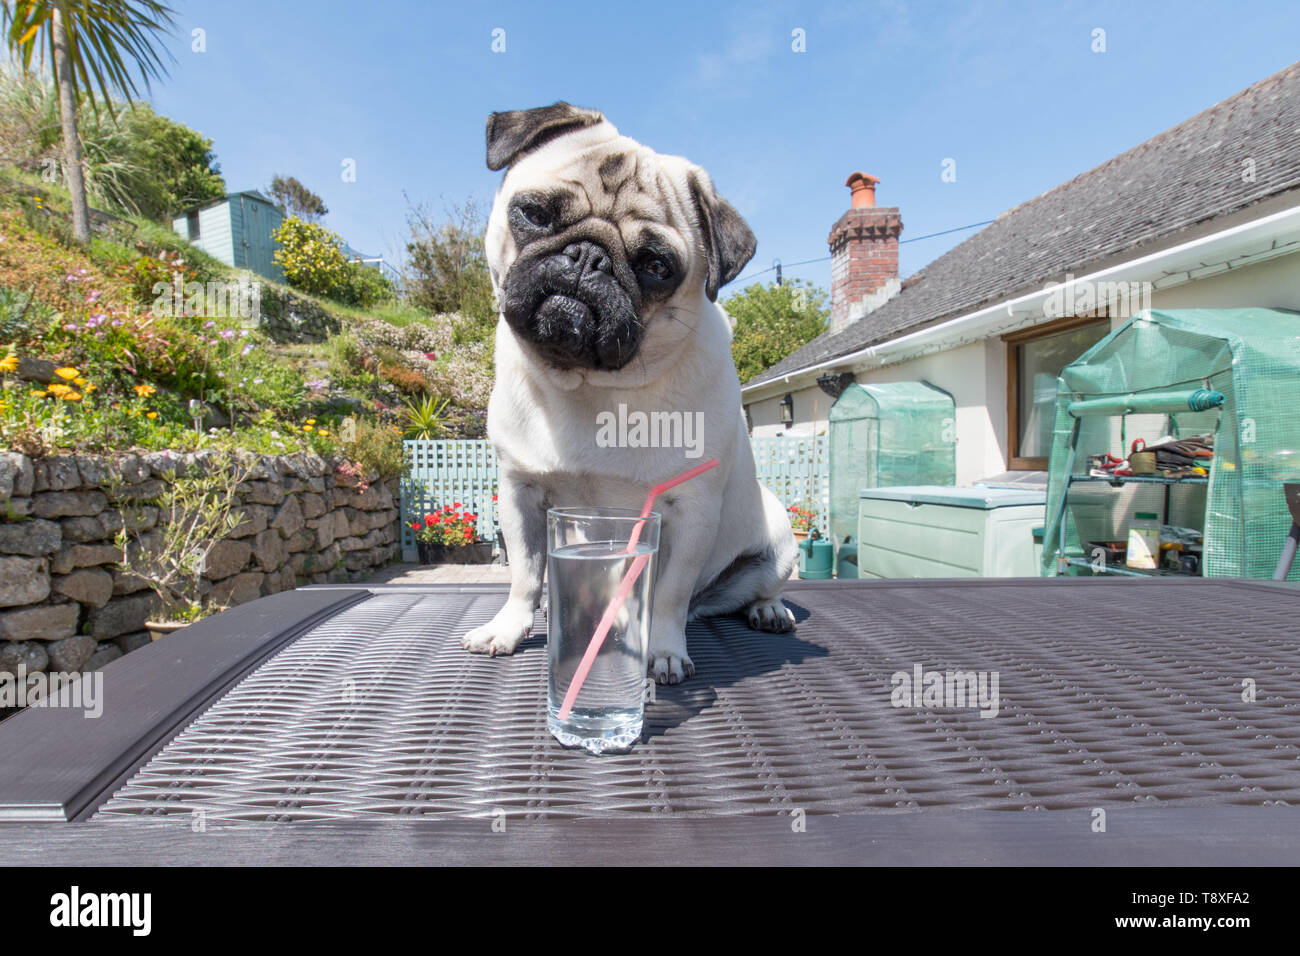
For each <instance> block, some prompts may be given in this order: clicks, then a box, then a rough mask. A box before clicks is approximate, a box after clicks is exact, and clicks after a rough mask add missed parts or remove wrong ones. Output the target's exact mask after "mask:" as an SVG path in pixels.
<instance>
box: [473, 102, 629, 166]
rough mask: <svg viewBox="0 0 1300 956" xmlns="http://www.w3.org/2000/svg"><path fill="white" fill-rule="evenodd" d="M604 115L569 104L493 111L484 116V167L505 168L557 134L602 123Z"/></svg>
mask: <svg viewBox="0 0 1300 956" xmlns="http://www.w3.org/2000/svg"><path fill="white" fill-rule="evenodd" d="M604 120H605V117H604V115H603V114H601V113H599V112H597V111H596V110H587V109H583V108H582V107H579V106H570V105H569V104H568V103H563V102H561V103H555V104H553V105H551V106H539V107H538V108H537V109H532V110H509V111H508V112H505V113H493V114H491V115H490V116H489V117H488V119H487V167H488V169H493V170H495V169H504V168H505V167H506V166H509V165H511V164H512V163H513V162H514V161H515V160H516V159H518V158H519V157H520V156H521V155H522V154H524V153H526V152H529V151H531V150H534V149H537V148H538V147H539V146H542V145H543V144H545V143H548V142H550V141H551V140H553V139H555V137H557V136H563V135H564V134H565V133H572V132H573V131H575V130H579V129H585V128H586V127H588V126H595V125H596V124H597V123H601V122H604Z"/></svg>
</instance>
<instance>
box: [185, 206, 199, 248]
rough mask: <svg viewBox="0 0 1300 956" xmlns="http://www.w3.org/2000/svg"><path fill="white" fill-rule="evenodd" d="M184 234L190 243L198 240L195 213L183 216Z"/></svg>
mask: <svg viewBox="0 0 1300 956" xmlns="http://www.w3.org/2000/svg"><path fill="white" fill-rule="evenodd" d="M185 232H186V234H187V236H188V237H189V240H190V242H193V241H194V240H195V239H197V238H199V214H198V212H197V211H196V212H187V213H186V214H185Z"/></svg>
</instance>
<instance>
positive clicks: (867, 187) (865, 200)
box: [844, 173, 880, 209]
mask: <svg viewBox="0 0 1300 956" xmlns="http://www.w3.org/2000/svg"><path fill="white" fill-rule="evenodd" d="M878 182H880V180H879V179H877V178H876V177H875V176H868V175H867V174H866V173H853V174H852V175H851V176H849V178H848V179H847V180H846V181H845V183H844V185H846V186H848V187H849V189H851V190H853V208H854V209H865V208H869V207H871V206H874V205H875V204H876V184H877V183H878Z"/></svg>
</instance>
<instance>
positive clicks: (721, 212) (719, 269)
mask: <svg viewBox="0 0 1300 956" xmlns="http://www.w3.org/2000/svg"><path fill="white" fill-rule="evenodd" d="M689 179H690V186H691V198H692V199H693V200H694V201H695V211H696V215H697V216H698V217H699V220H700V228H701V230H702V231H703V232H704V242H705V245H706V247H707V250H708V256H709V274H708V276H707V277H706V278H705V280H704V291H705V292H706V293H707V294H708V296H709V301H710V302H716V301H717V300H718V290H719V289H720V288H722V287H723V286H724V285H726V284H727V283H728V282H730V281H731V280H732V279H734V278H736V276H738V275H740V270H741V269H743V268H745V263H747V262H749V260H750V259H752V258H753V257H754V250H755V249H756V248H757V246H758V240H756V239H755V238H754V233H753V232H752V231H751V230H750V228H749V223H747V222H745V220H744V218H742V217H741V215H740V213H738V212H736V208H735V207H734V206H732V205H731V203H729V202H727V201H726V200H725V199H723V198H722V197H721V196H719V195H718V194H717V193H716V192H715V191H714V189H713V183H712V182H710V180H709V178H708V176H707V175H706V174H705V173H704V172H703V171H701V170H697V171H695V172H692V173H691V174H690V177H689Z"/></svg>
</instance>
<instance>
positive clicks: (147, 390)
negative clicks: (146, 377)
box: [135, 385, 158, 398]
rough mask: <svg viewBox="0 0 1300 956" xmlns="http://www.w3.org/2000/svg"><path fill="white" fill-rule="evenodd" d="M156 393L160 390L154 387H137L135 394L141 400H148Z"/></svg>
mask: <svg viewBox="0 0 1300 956" xmlns="http://www.w3.org/2000/svg"><path fill="white" fill-rule="evenodd" d="M156 391H158V389H156V388H154V387H153V386H152V385H137V386H136V387H135V393H136V394H137V395H139V396H140V397H141V398H148V397H149V396H150V395H152V394H153V393H154V392H156Z"/></svg>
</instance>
